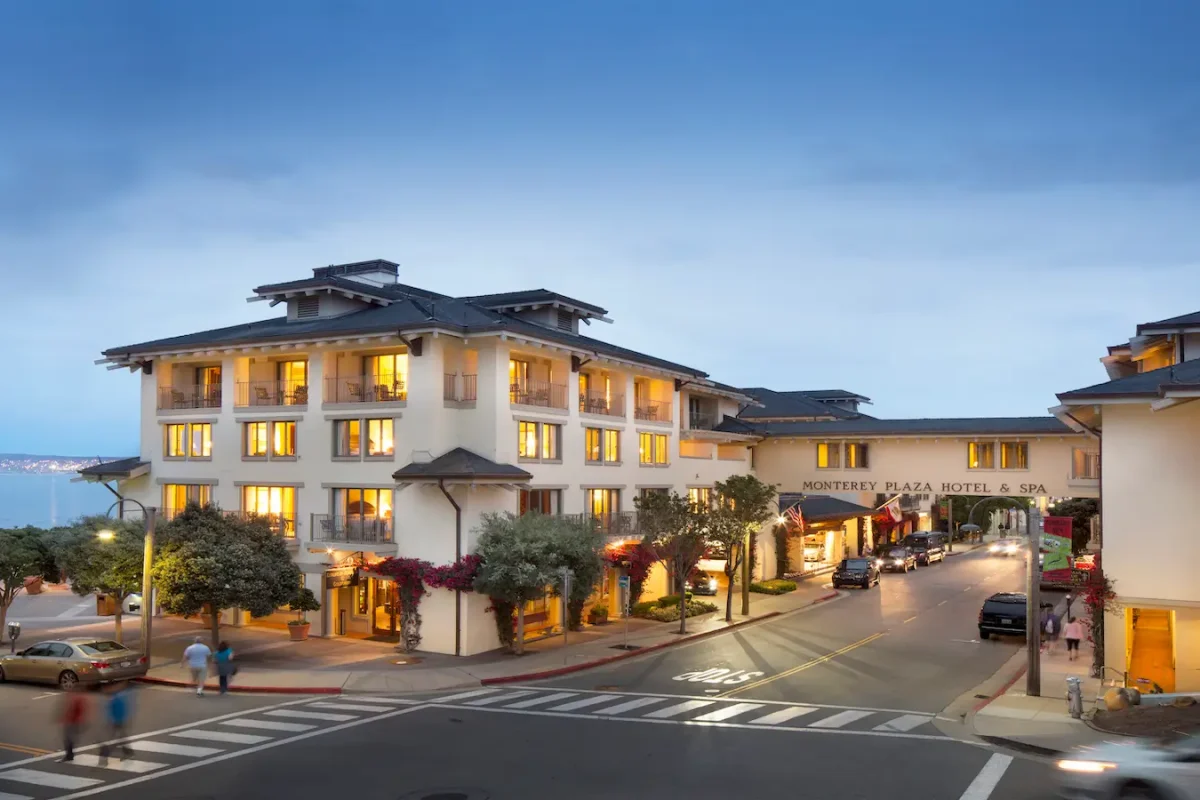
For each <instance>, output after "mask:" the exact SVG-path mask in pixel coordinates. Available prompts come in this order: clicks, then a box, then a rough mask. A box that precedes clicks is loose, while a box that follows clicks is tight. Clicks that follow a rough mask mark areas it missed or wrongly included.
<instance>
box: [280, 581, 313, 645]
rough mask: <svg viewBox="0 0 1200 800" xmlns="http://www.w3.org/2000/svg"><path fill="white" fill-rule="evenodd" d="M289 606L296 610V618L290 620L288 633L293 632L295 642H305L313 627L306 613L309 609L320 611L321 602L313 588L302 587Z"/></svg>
mask: <svg viewBox="0 0 1200 800" xmlns="http://www.w3.org/2000/svg"><path fill="white" fill-rule="evenodd" d="M288 608H290V609H291V610H292V611H295V612H296V618H295V619H294V620H292V621H290V622H288V633H289V634H291V637H292V641H293V642H303V641H304V640H305V639H307V638H308V630H309V628H311V627H312V625H311V624H310V623H309V621H308V617H307V616H306V614H307V613H308V612H309V611H320V610H321V604H320V603H318V602H317V598H316V596H315V595H314V594H313V593H312V589H301V590H300V591H299V592H298V593H297V594H296V597H295V599H293V600H292V602H290V603H289V604H288Z"/></svg>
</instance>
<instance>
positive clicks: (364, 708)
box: [305, 703, 388, 714]
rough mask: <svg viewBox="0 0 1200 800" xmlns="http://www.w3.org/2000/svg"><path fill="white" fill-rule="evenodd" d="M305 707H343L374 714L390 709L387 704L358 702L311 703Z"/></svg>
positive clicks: (347, 709) (348, 709)
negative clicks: (371, 704) (366, 704)
mask: <svg viewBox="0 0 1200 800" xmlns="http://www.w3.org/2000/svg"><path fill="white" fill-rule="evenodd" d="M305 708H341V709H344V710H346V711H369V712H371V713H372V714H378V713H379V712H380V711H387V709H388V707H387V706H364V705H359V704H357V703H309V704H308V705H307V706H305Z"/></svg>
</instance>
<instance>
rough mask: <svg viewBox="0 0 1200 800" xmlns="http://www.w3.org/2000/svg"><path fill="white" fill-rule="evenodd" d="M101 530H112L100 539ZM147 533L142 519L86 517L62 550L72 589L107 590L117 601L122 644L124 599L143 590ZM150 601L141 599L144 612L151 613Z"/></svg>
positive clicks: (118, 636)
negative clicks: (138, 520)
mask: <svg viewBox="0 0 1200 800" xmlns="http://www.w3.org/2000/svg"><path fill="white" fill-rule="evenodd" d="M100 531H111V532H112V536H111V538H105V539H103V540H102V539H100V538H99V536H98V535H97V534H98V533H99V532H100ZM145 536H146V534H145V529H144V528H143V527H142V523H140V522H124V521H120V520H114V519H109V518H108V517H86V518H84V519H82V520H80V521H79V524H78V525H77V526H76V527H75V528H74V529H72V530H70V531H69V532H67V534H66V537H65V540H64V541H63V542H62V546H61V552H60V554H59V558H60V561H61V563H62V566H63V570H64V571H65V572H66V573H67V575H68V576H70V578H71V591H73V592H74V593H75V594H77V595H80V596H84V595H89V594H97V593H98V594H106V595H108V596H109V597H112V598H113V600H115V601H116V611H115V613H114V616H113V633H114V638H115V639H116V640H117V641H118V642H121V643H122V644H124V640H123V633H122V630H121V622H122V618H123V616H124V611H125V600H126V598H128V597H129V595H131V594H136V593H138V592H140V591H141V590H142V565H143V562H142V556H143V553H144V547H145ZM149 603H150V599H149V598H143V599H142V613H143V614H149V613H150V608H149V607H148V604H149ZM142 644H143V647H144V646H145V643H144V642H143V643H142Z"/></svg>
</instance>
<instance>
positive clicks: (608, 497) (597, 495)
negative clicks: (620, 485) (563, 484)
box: [584, 489, 621, 517]
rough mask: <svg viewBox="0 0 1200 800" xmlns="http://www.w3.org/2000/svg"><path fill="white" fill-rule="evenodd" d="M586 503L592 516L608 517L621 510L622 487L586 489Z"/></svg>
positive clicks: (588, 512)
mask: <svg viewBox="0 0 1200 800" xmlns="http://www.w3.org/2000/svg"><path fill="white" fill-rule="evenodd" d="M584 505H585V507H586V508H587V514H588V515H589V516H592V517H607V516H609V515H610V514H615V513H617V512H618V511H620V510H621V490H620V489H584Z"/></svg>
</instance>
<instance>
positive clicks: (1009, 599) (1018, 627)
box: [979, 592, 1027, 639]
mask: <svg viewBox="0 0 1200 800" xmlns="http://www.w3.org/2000/svg"><path fill="white" fill-rule="evenodd" d="M1026 604H1027V599H1026V597H1025V593H1024V592H997V593H996V594H994V595H992V596H991V597H989V598H988V599H987V600H984V601H983V608H981V609H979V638H980V639H986V638H988V637H989V636H991V635H992V634H993V633H998V634H1008V635H1012V636H1024V635H1025V608H1026Z"/></svg>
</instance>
